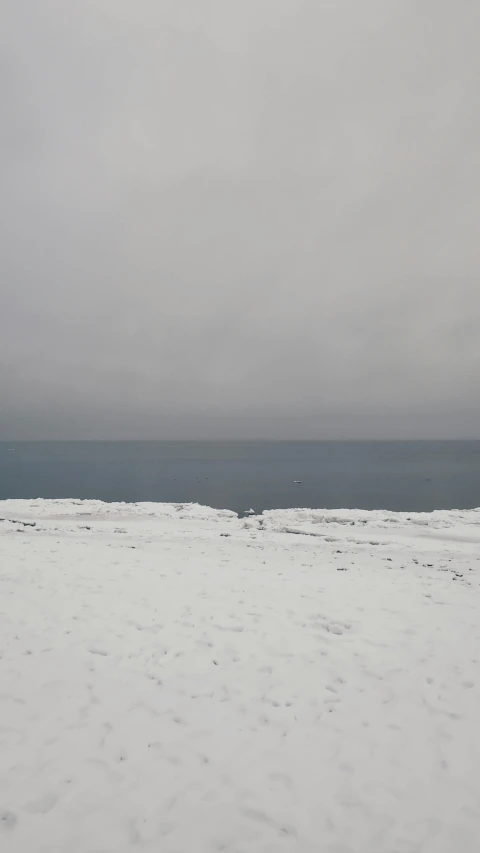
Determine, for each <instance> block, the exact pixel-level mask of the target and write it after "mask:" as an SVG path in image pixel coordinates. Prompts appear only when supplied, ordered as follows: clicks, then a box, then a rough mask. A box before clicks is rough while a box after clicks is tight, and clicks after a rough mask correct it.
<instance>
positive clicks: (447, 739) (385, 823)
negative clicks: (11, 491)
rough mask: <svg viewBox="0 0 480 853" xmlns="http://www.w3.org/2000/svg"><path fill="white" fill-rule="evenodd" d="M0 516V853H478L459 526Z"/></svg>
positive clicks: (415, 518) (103, 513) (474, 627)
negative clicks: (460, 852) (132, 851)
mask: <svg viewBox="0 0 480 853" xmlns="http://www.w3.org/2000/svg"><path fill="white" fill-rule="evenodd" d="M0 519H1V521H0V655H1V658H0V849H1V850H2V851H6V853H66V851H68V853H123V851H130V850H138V851H142V853H150V851H151V853H216V851H230V853H297V852H298V853H453V851H462V853H478V850H479V844H480V842H479V839H480V772H479V766H480V749H479V747H480V734H479V733H480V725H479V721H480V672H479V660H480V620H479V582H480V577H479V571H480V510H471V511H468V512H453V511H452V512H435V513H432V514H411V515H408V514H393V513H389V512H362V511H350V510H344V511H331V512H330V511H313V510H289V511H283V510H278V511H272V512H265V513H264V514H263V515H262V516H250V517H249V518H245V519H239V518H237V516H236V515H235V514H234V513H231V512H228V511H217V510H212V509H208V508H205V507H200V506H196V505H171V504H169V505H167V504H147V503H144V504H133V505H132V504H102V503H101V502H98V501H84V502H82V501H42V500H35V501H4V502H0Z"/></svg>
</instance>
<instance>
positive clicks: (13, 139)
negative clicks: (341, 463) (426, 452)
mask: <svg viewBox="0 0 480 853" xmlns="http://www.w3.org/2000/svg"><path fill="white" fill-rule="evenodd" d="M0 14H1V26H0V60H1V74H0V87H1V103H2V118H1V138H0V179H1V193H0V229H1V231H0V233H1V246H0V438H6V439H12V438H17V439H21V438H129V437H131V438H172V437H179V438H196V437H198V438H231V437H240V438H256V437H265V438H269V437H271V438H282V437H291V438H336V437H338V438H348V437H352V438H355V437H359V438H365V437H373V438H381V437H385V438H399V437H400V438H401V437H406V438H414V437H420V438H422V437H478V438H480V275H479V273H480V245H479V244H480V241H479V221H480V216H479V214H480V100H479V79H480V58H479V54H478V33H479V32H480V4H479V3H478V2H477V0H463V2H461V3H453V2H452V0H362V2H359V0H135V2H133V0H82V2H75V0H42V2H39V0H4V2H3V3H2V10H1V13H0Z"/></svg>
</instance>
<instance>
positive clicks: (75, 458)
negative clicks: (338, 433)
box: [0, 441, 480, 513]
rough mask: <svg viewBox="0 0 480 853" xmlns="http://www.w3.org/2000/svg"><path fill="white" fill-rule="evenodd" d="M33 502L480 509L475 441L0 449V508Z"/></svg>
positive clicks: (479, 454) (1, 445) (479, 449)
mask: <svg viewBox="0 0 480 853" xmlns="http://www.w3.org/2000/svg"><path fill="white" fill-rule="evenodd" d="M295 480H300V481H301V483H295V482H294V481H295ZM36 497H42V498H97V499H101V500H104V501H173V502H183V501H195V502H198V503H200V504H205V505H208V506H213V507H218V508H228V509H233V510H235V511H237V512H239V513H243V512H244V511H245V510H247V509H249V508H250V507H252V508H253V509H254V510H255V511H257V512H261V511H262V510H263V509H275V508H282V507H315V508H332V509H338V508H340V507H349V508H361V509H389V510H404V511H407V512H413V511H415V510H417V511H422V510H424V511H429V510H433V509H452V508H457V509H468V508H472V507H478V506H480V441H450V442H441V441H435V442H428V441H423V442H416V441H413V442H329V441H320V442H315V441H314V442H295V441H290V442H254V441H252V442H173V441H146V442H136V441H131V442H21V443H18V444H16V443H12V442H10V443H5V442H0V499H3V498H36Z"/></svg>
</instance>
